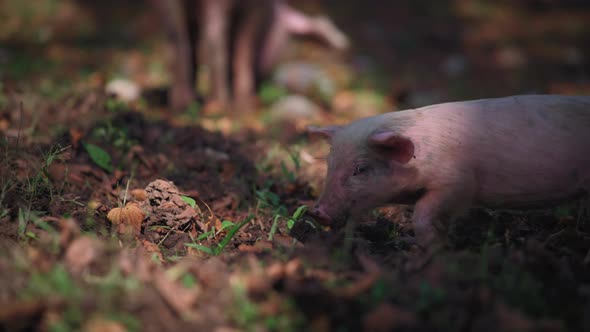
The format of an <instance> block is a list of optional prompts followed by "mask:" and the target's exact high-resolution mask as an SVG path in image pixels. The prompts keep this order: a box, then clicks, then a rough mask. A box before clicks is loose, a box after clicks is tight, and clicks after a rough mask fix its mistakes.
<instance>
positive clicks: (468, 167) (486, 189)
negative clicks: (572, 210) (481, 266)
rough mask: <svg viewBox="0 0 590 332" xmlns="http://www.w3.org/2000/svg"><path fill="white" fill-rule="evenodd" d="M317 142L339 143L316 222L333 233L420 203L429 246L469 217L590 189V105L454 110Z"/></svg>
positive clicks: (487, 105) (337, 130)
mask: <svg viewBox="0 0 590 332" xmlns="http://www.w3.org/2000/svg"><path fill="white" fill-rule="evenodd" d="M310 132H311V133H312V134H317V135H320V136H323V137H325V138H327V139H328V140H329V141H330V143H331V150H330V154H329V156H328V173H327V178H326V183H325V188H324V191H323V193H322V194H321V196H320V198H319V200H318V202H317V204H316V206H315V208H314V210H313V211H312V212H313V214H315V215H316V216H317V217H318V218H319V219H321V220H323V221H324V222H325V223H328V224H329V223H332V222H334V221H337V220H343V219H346V218H349V217H350V218H358V217H359V215H360V213H363V212H367V210H370V209H373V208H376V207H379V206H382V205H385V204H389V203H401V204H409V203H410V204H411V203H415V204H416V205H415V208H414V215H413V226H414V233H415V235H416V239H417V240H418V243H419V244H421V245H423V246H429V245H431V244H433V243H435V242H438V240H444V237H443V236H442V233H441V231H442V230H446V227H447V225H448V222H449V221H451V220H452V219H454V218H456V217H458V216H460V215H461V214H463V213H464V212H466V210H467V209H468V208H469V207H472V206H484V207H489V208H516V209H524V208H546V207H550V206H552V205H555V204H558V203H562V202H564V201H567V200H571V199H575V198H577V197H579V196H580V195H583V194H588V193H589V189H590V97H568V96H557V95H524V96H513V97H507V98H498V99H482V100H474V101H465V102H452V103H445V104H439V105H433V106H428V107H423V108H419V109H414V110H406V111H399V112H392V113H386V114H382V115H378V116H374V117H369V118H365V119H361V120H358V121H356V122H353V123H351V124H349V125H347V126H342V127H338V126H334V127H326V128H310Z"/></svg>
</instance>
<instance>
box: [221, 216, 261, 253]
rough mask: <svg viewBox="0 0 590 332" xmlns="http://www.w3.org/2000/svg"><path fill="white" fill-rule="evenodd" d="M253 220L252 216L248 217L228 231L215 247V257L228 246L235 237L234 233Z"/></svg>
mask: <svg viewBox="0 0 590 332" xmlns="http://www.w3.org/2000/svg"><path fill="white" fill-rule="evenodd" d="M253 218H254V216H253V215H249V216H248V218H246V220H244V221H243V222H241V223H240V224H237V225H235V226H234V227H233V228H232V229H231V230H229V232H227V235H226V236H225V237H224V238H223V240H221V242H219V243H218V244H217V247H215V249H213V251H214V252H215V255H218V254H219V253H220V252H221V251H222V250H223V249H224V248H225V247H226V246H227V245H228V244H229V241H231V239H232V238H233V237H234V235H236V233H237V232H238V231H239V230H240V229H241V228H242V227H244V226H245V225H246V224H247V223H249V222H250V220H252V219H253Z"/></svg>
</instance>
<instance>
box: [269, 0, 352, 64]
mask: <svg viewBox="0 0 590 332" xmlns="http://www.w3.org/2000/svg"><path fill="white" fill-rule="evenodd" d="M272 10H273V20H272V22H271V24H270V26H269V29H268V30H267V33H266V36H265V38H264V41H263V44H262V54H261V60H260V70H261V72H262V73H268V72H270V71H271V69H272V67H273V66H274V65H275V63H276V62H277V60H278V59H279V57H280V52H281V51H282V50H283V49H284V48H285V46H286V45H287V42H288V40H289V37H290V35H300V36H304V35H315V36H316V37H318V38H320V39H322V40H323V41H325V42H327V43H328V44H329V45H330V46H331V47H333V48H336V49H339V50H344V49H346V48H348V46H349V41H348V38H347V37H346V35H345V34H344V33H342V32H341V31H340V30H338V28H336V26H334V24H333V23H332V22H331V21H330V20H329V19H328V18H326V17H311V16H308V15H305V14H303V13H302V12H300V11H298V10H296V9H294V8H292V7H290V6H289V5H288V4H287V3H285V1H283V0H276V1H273V3H272Z"/></svg>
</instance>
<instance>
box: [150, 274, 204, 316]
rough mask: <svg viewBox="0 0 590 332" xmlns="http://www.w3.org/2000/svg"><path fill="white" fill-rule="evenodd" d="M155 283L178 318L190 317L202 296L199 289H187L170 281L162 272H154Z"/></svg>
mask: <svg viewBox="0 0 590 332" xmlns="http://www.w3.org/2000/svg"><path fill="white" fill-rule="evenodd" d="M153 282H154V286H155V287H156V289H157V290H158V293H159V294H160V295H161V296H162V298H163V299H164V301H166V303H168V305H169V306H170V307H171V308H172V309H173V310H174V311H175V312H176V314H177V315H178V316H181V317H186V316H189V317H190V313H191V309H192V307H193V306H194V305H195V304H196V302H197V299H198V297H199V294H200V292H199V290H198V288H191V289H187V288H185V287H184V286H182V285H180V284H179V283H176V282H175V281H173V280H170V279H169V278H168V277H166V274H165V273H164V272H163V271H161V270H157V271H155V272H154V275H153Z"/></svg>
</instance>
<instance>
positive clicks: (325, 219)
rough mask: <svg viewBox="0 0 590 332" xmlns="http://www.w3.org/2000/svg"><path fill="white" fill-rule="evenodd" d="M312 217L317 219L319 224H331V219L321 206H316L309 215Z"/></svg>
mask: <svg viewBox="0 0 590 332" xmlns="http://www.w3.org/2000/svg"><path fill="white" fill-rule="evenodd" d="M309 214H310V215H311V216H312V217H314V218H315V219H317V221H319V222H320V223H321V224H324V225H329V224H331V223H332V218H330V216H329V215H328V214H327V213H326V211H325V210H324V207H323V206H322V205H316V206H314V207H313V209H311V211H310V213H309Z"/></svg>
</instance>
